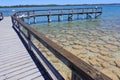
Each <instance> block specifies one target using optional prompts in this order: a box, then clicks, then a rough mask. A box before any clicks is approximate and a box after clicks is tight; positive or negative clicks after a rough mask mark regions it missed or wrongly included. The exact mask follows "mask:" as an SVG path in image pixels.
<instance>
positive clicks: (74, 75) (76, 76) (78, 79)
mask: <svg viewBox="0 0 120 80" xmlns="http://www.w3.org/2000/svg"><path fill="white" fill-rule="evenodd" d="M71 80H87V79H85V78H83V77H81V76H80V75H79V74H77V73H75V72H74V71H72V75H71Z"/></svg>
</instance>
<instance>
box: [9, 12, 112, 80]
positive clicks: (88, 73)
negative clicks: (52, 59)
mask: <svg viewBox="0 0 120 80" xmlns="http://www.w3.org/2000/svg"><path fill="white" fill-rule="evenodd" d="M17 14H18V12H17ZM17 14H14V15H13V16H11V18H12V23H13V28H14V29H15V30H16V31H17V32H18V34H19V35H20V36H21V37H22V39H23V40H24V42H25V43H26V46H27V48H28V50H29V52H32V53H34V55H35V56H36V58H37V60H38V61H39V63H40V64H42V65H43V67H44V68H45V69H46V71H47V72H48V74H50V77H51V79H53V80H64V79H63V77H62V76H61V75H60V74H59V72H57V70H56V69H55V68H54V67H53V66H52V65H51V64H50V63H49V61H48V60H47V59H46V58H45V57H44V56H43V55H42V53H41V52H40V51H39V50H38V48H36V46H35V45H34V44H33V42H32V40H31V37H34V38H35V39H37V40H38V41H39V42H40V43H41V44H43V45H44V46H45V47H46V48H47V49H49V50H50V51H51V52H52V53H53V54H54V55H55V56H56V57H57V58H58V59H59V60H61V61H62V62H63V63H64V64H65V65H66V66H67V67H68V68H70V70H71V71H72V77H71V80H112V79H110V78H109V77H107V76H106V75H105V74H103V73H101V72H99V71H98V70H96V69H94V68H93V67H92V66H90V65H89V64H87V63H86V62H84V61H83V60H81V59H80V58H78V57H76V56H74V55H73V54H72V53H71V52H69V51H67V50H65V49H63V47H61V46H59V45H57V44H56V43H54V42H53V41H51V40H50V39H48V38H47V37H45V35H43V34H42V33H40V32H38V31H36V30H35V29H33V28H32V27H30V25H28V24H26V23H24V22H23V21H22V20H21V19H19V18H18V16H17ZM20 14H21V13H20ZM23 28H25V29H26V31H27V34H26V33H25V32H23Z"/></svg>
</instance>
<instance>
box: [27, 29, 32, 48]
mask: <svg viewBox="0 0 120 80" xmlns="http://www.w3.org/2000/svg"><path fill="white" fill-rule="evenodd" d="M27 34H28V49H29V50H31V34H30V32H29V30H28V31H27Z"/></svg>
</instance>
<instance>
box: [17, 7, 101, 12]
mask: <svg viewBox="0 0 120 80" xmlns="http://www.w3.org/2000/svg"><path fill="white" fill-rule="evenodd" d="M65 10H66V11H67V10H68V11H71V10H81V11H82V10H84V11H85V10H91V12H92V11H94V12H95V11H96V12H97V11H99V12H102V7H97V8H66V9H45V10H26V11H18V12H16V14H18V13H25V12H29V13H30V12H32V13H33V12H42V11H48V12H52V11H65Z"/></svg>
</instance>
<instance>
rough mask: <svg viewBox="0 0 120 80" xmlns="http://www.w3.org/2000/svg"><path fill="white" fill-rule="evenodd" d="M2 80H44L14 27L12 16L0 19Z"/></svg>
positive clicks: (0, 77)
mask: <svg viewBox="0 0 120 80" xmlns="http://www.w3.org/2000/svg"><path fill="white" fill-rule="evenodd" d="M0 80H44V77H43V76H42V75H41V73H40V72H39V70H38V68H37V66H36V65H35V63H34V62H33V60H32V58H31V57H30V55H29V53H28V52H27V50H26V49H25V47H24V46H23V44H22V42H21V41H20V39H19V37H18V36H17V34H16V32H15V31H14V29H13V28H12V23H11V19H10V17H5V18H4V19H3V20H2V21H0Z"/></svg>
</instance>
